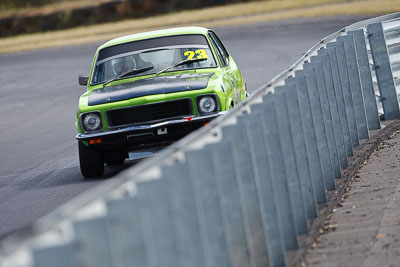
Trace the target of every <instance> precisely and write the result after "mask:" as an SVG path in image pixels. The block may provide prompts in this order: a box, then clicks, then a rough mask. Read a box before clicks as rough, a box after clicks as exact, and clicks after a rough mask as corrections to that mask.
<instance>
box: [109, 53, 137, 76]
mask: <svg viewBox="0 0 400 267" xmlns="http://www.w3.org/2000/svg"><path fill="white" fill-rule="evenodd" d="M111 66H112V71H113V72H114V75H115V77H118V76H120V75H121V74H123V73H125V72H127V71H130V70H131V69H133V68H134V62H133V57H132V56H127V57H120V58H115V59H113V60H111Z"/></svg>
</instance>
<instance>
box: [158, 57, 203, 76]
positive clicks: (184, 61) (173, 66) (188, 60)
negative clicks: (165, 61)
mask: <svg viewBox="0 0 400 267" xmlns="http://www.w3.org/2000/svg"><path fill="white" fill-rule="evenodd" d="M207 59H208V58H193V59H185V60H182V61H181V62H178V63H176V64H174V65H172V66H169V67H168V68H165V69H163V70H160V71H159V72H157V74H156V76H158V75H160V74H161V73H163V72H166V71H167V70H169V69H172V68H175V67H177V66H180V65H185V64H189V63H193V62H198V61H203V60H207Z"/></svg>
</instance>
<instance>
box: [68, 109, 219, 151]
mask: <svg viewBox="0 0 400 267" xmlns="http://www.w3.org/2000/svg"><path fill="white" fill-rule="evenodd" d="M226 113H227V111H221V112H218V113H216V114H211V115H205V116H194V117H192V119H190V120H188V119H187V118H181V119H175V120H168V121H163V122H158V123H154V124H149V125H134V126H128V127H123V128H119V129H113V130H109V131H104V132H97V133H79V134H77V135H76V139H77V140H78V141H86V142H88V143H89V142H90V140H94V139H96V140H97V139H101V143H96V144H93V145H92V146H97V147H101V148H102V149H105V150H115V149H117V150H119V151H120V150H122V149H123V150H125V151H131V150H136V149H138V148H143V147H156V146H159V145H169V143H172V142H173V141H176V140H178V139H180V138H182V137H183V136H185V135H187V134H188V133H190V132H192V131H194V130H196V129H198V128H200V127H201V126H203V125H204V124H205V123H207V122H209V121H211V120H213V119H214V118H216V117H219V116H221V115H224V114H226ZM165 129H166V130H165ZM165 131H166V133H165Z"/></svg>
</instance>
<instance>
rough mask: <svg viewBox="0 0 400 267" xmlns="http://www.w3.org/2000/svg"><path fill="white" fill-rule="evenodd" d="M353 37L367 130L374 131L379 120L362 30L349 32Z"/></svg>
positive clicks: (377, 127)
mask: <svg viewBox="0 0 400 267" xmlns="http://www.w3.org/2000/svg"><path fill="white" fill-rule="evenodd" d="M348 34H351V35H353V37H354V44H355V48H356V54H357V61H358V68H359V70H360V81H361V89H362V94H363V97H364V103H365V113H366V115H367V122H368V129H369V130H376V129H380V128H381V122H380V120H379V113H378V106H377V105H376V97H375V91H374V85H373V83H372V75H371V69H370V66H369V60H368V51H367V44H366V43H365V37H364V30H362V29H361V30H355V31H350V32H348Z"/></svg>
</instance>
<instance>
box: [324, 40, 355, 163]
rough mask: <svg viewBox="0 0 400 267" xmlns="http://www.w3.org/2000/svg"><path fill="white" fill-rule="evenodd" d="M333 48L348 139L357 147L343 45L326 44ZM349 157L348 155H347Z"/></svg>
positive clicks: (339, 43)
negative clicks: (348, 134) (347, 126)
mask: <svg viewBox="0 0 400 267" xmlns="http://www.w3.org/2000/svg"><path fill="white" fill-rule="evenodd" d="M330 46H332V47H334V48H335V51H336V57H337V63H338V67H339V77H340V81H341V87H342V91H341V92H342V93H343V99H344V105H345V111H346V115H347V116H346V118H347V121H348V125H349V130H350V137H351V145H352V146H353V147H354V146H359V145H360V141H359V139H358V131H357V123H356V115H355V113H354V105H353V97H352V95H351V91H350V80H349V74H348V70H347V63H346V55H345V52H344V44H343V42H334V43H328V44H327V47H330ZM352 154H353V150H351V155H352ZM349 156H350V155H349Z"/></svg>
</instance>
